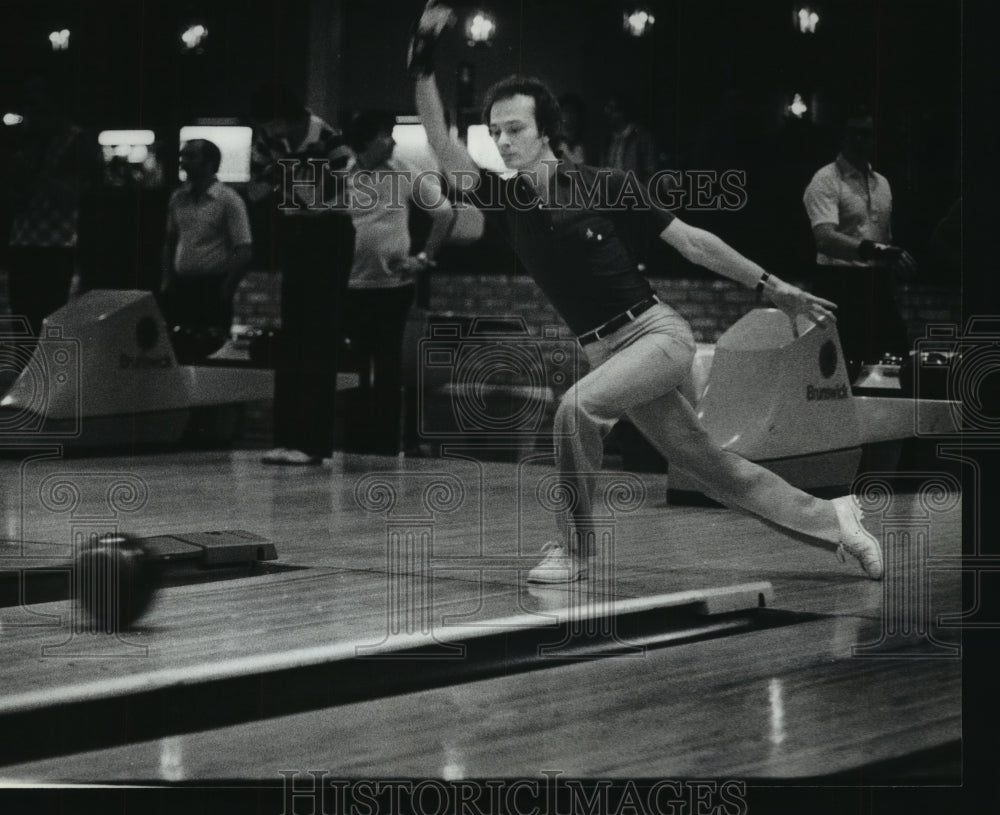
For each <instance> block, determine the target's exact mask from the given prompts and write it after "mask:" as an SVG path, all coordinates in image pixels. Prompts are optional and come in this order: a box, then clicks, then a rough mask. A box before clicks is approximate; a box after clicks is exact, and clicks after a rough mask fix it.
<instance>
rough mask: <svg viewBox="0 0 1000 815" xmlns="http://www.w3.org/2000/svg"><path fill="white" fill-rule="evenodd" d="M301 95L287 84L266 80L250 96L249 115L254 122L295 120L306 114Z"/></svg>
mask: <svg viewBox="0 0 1000 815" xmlns="http://www.w3.org/2000/svg"><path fill="white" fill-rule="evenodd" d="M308 112H309V111H308V110H307V109H306V106H305V104H304V103H303V102H302V99H301V97H299V95H298V94H297V93H295V91H293V90H292V89H291V88H289V87H288V86H287V85H281V84H278V83H275V82H268V83H266V84H264V85H261V86H260V87H259V88H257V90H255V91H254V92H253V95H252V96H251V97H250V116H251V118H253V120H254V121H256V122H270V121H272V120H274V119H285V120H288V121H295V120H296V119H301V118H302V117H303V116H306V115H307V114H308Z"/></svg>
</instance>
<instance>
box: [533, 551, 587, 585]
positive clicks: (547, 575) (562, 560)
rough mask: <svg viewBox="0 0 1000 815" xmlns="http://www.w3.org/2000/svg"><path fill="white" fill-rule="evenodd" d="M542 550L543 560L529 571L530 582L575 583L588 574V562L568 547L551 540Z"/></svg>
mask: <svg viewBox="0 0 1000 815" xmlns="http://www.w3.org/2000/svg"><path fill="white" fill-rule="evenodd" d="M542 552H543V553H544V554H545V557H544V558H542V562H541V563H539V564H538V565H537V566H536V567H535V568H534V569H532V570H531V571H530V572H528V582H529V583H574V582H576V581H577V580H582V579H584V578H585V577H586V576H587V562H586V561H585V560H584V559H583V558H581V557H579V556H578V555H576V554H575V553H573V552H570V551H568V550H567V549H566V547H564V546H560V545H559V544H558V543H553V542H552V541H549V542H548V543H546V544H545V545H544V546H542Z"/></svg>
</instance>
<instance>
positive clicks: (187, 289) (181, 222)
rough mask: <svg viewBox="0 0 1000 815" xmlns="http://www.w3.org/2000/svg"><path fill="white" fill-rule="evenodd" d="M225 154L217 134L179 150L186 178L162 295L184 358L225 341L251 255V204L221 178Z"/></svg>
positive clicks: (173, 199) (172, 220) (170, 222)
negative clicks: (214, 138) (216, 141)
mask: <svg viewBox="0 0 1000 815" xmlns="http://www.w3.org/2000/svg"><path fill="white" fill-rule="evenodd" d="M221 159H222V156H221V154H220V152H219V148H218V147H216V145H215V144H213V143H212V142H210V141H206V140H205V139H192V140H191V141H189V142H187V143H186V144H185V145H184V147H183V148H182V149H181V154H180V163H181V169H183V170H184V172H185V173H186V174H187V181H186V182H185V183H184V185H183V186H182V187H180V188H179V189H177V190H175V191H174V193H173V195H171V196H170V203H169V205H168V207H167V228H166V239H165V240H164V245H163V259H162V270H163V279H162V282H161V285H160V297H159V300H160V307H161V308H162V309H163V315H164V318H165V319H166V322H167V326H168V327H169V328H171V329H175V328H179V329H180V330H174V332H173V337H174V350H175V352H176V353H177V356H178V358H180V361H181V362H187V361H193V360H195V359H200V358H203V357H205V356H207V355H208V354H211V353H212V352H213V351H216V350H217V349H218V348H219V347H221V346H222V344H223V343H224V342H225V340H226V337H227V335H228V334H229V329H230V325H231V323H232V304H233V293H234V292H235V291H236V286H237V285H238V284H239V282H240V279H241V278H242V276H243V272H244V269H245V268H246V266H247V264H248V263H249V262H250V258H251V255H252V242H251V237H250V220H249V218H248V216H247V208H246V205H245V204H244V203H243V199H242V198H240V196H239V195H238V194H237V193H236V191H235V190H233V189H232V188H231V187H227V186H226V185H225V184H223V183H222V182H220V181H219V180H218V179H217V178H216V173H217V172H218V171H219V163H220V161H221Z"/></svg>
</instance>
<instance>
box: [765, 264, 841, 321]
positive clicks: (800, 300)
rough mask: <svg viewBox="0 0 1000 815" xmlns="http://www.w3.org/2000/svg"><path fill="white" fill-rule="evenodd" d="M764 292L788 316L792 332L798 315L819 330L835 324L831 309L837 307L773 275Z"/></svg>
mask: <svg viewBox="0 0 1000 815" xmlns="http://www.w3.org/2000/svg"><path fill="white" fill-rule="evenodd" d="M764 292H765V294H767V296H768V298H769V299H770V301H771V302H772V303H774V305H776V306H777V307H778V308H780V309H781V310H782V311H783V312H785V314H787V315H788V319H790V320H791V321H792V330H793V331H794V330H795V318H796V317H798V316H799V315H800V314H801V315H803V316H805V317H806V319H808V320H809V321H810V322H813V323H815V324H816V325H818V326H820V327H821V328H825V327H826V326H827V325H829V324H831V323H836V322H837V316H836V315H835V314H834V313H833V309H835V308H836V307H837V305H836V303H831V302H830V301H829V300H824V299H823V298H822V297H817V296H816V295H814V294H810V293H809V292H807V291H803V290H802V289H800V288H798V286H793V285H791V284H790V283H786V282H785V281H783V280H779V279H778V278H776V277H774V275H772V276H771V277H770V279H769V280H768V282H767V286H766V287H765V289H764Z"/></svg>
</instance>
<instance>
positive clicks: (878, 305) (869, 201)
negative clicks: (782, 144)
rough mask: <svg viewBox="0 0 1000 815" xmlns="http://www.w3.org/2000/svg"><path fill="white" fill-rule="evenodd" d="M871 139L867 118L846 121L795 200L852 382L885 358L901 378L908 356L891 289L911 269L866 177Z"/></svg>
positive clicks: (880, 191)
mask: <svg viewBox="0 0 1000 815" xmlns="http://www.w3.org/2000/svg"><path fill="white" fill-rule="evenodd" d="M874 135H875V128H874V122H873V120H872V117H871V115H870V114H868V113H867V112H865V111H863V110H861V111H859V112H857V113H855V114H853V115H852V116H851V117H850V118H849V119H848V120H847V125H846V127H845V131H844V140H843V143H842V146H841V151H840V154H839V155H838V156H837V158H836V160H835V161H833V162H831V163H830V164H827V165H826V166H825V167H821V168H820V169H819V170H818V171H817V172H816V174H815V175H814V176H813V178H812V181H810V182H809V185H808V186H807V187H806V190H805V194H804V195H803V198H802V200H803V203H804V204H805V208H806V214H807V215H808V216H809V223H810V225H811V226H812V231H813V237H814V239H815V241H816V265H817V273H816V283H815V293H816V294H818V295H819V296H820V297H824V298H826V299H828V300H832V301H834V302H836V303H840V304H841V307H840V310H839V311H838V313H837V327H838V329H839V331H840V342H841V347H842V349H843V352H844V358H845V359H846V361H847V366H848V368H847V369H848V374H849V376H850V378H851V380H852V381H854V379H855V378H856V377H857V375H858V373H859V372H860V370H861V366H862V365H863V364H865V363H873V362H878V361H879V360H880V359H881V358H882V355H883V354H885V353H886V352H889V353H891V354H893V355H896V356H900V357H904V359H903V362H904V365H903V370H904V371H906V370H907V365H906V364H905V363H906V362H907V360H906V359H905V357H906V356H908V351H909V347H908V346H909V344H908V342H907V334H906V327H905V326H904V325H903V321H902V318H901V317H900V314H899V308H898V306H897V305H896V300H895V295H894V285H893V284H894V277H895V275H896V274H897V273H901V272H912V271H913V269H914V268H915V266H914V262H913V258H911V257H910V255H909V253H907V252H906V251H905V250H903V249H901V248H900V247H898V246H894V245H893V243H892V190H891V188H890V187H889V182H888V181H887V180H886V178H885V176H884V175H882V174H881V173H877V172H875V170H874V169H872V165H871V160H872V156H873V154H874V144H875V139H874ZM904 384H905V383H904Z"/></svg>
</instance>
